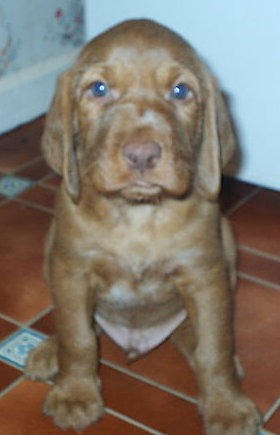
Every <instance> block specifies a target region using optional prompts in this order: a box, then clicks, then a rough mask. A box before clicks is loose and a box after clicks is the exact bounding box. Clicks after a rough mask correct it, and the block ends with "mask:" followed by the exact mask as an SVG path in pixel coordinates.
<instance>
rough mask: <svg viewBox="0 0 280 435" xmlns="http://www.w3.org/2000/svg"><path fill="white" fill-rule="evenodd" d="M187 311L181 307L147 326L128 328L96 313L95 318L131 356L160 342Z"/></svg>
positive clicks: (142, 352)
mask: <svg viewBox="0 0 280 435" xmlns="http://www.w3.org/2000/svg"><path fill="white" fill-rule="evenodd" d="M186 317H187V312H186V310H185V309H182V310H181V311H180V312H179V313H177V314H175V315H174V316H172V317H170V318H169V319H168V320H166V321H164V322H162V323H159V324H158V325H155V326H149V327H147V328H129V327H127V326H123V325H118V324H116V323H113V322H110V321H108V320H106V319H104V318H103V317H101V316H100V315H99V314H98V313H96V314H95V320H96V321H97V323H98V324H99V326H101V328H102V329H103V331H104V332H106V334H107V335H109V336H110V337H111V338H112V340H113V341H114V342H115V343H117V344H118V345H119V346H121V347H122V348H123V349H124V350H126V351H127V352H128V353H129V356H130V357H131V358H133V357H137V356H138V355H141V354H144V353H146V352H148V351H150V350H151V349H153V348H154V347H156V346H158V345H159V344H160V343H162V342H163V341H164V340H165V339H166V338H168V337H169V336H170V335H171V334H172V332H173V331H175V329H176V328H177V327H178V326H179V325H180V324H181V323H182V322H183V321H184V320H185V319H186Z"/></svg>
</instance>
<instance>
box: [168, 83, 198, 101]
mask: <svg viewBox="0 0 280 435" xmlns="http://www.w3.org/2000/svg"><path fill="white" fill-rule="evenodd" d="M192 96H193V91H192V90H191V89H190V88H189V87H188V86H187V85H186V84H185V83H178V85H176V86H174V88H172V90H171V98H173V99H175V100H188V99H190V98H191V97H192Z"/></svg>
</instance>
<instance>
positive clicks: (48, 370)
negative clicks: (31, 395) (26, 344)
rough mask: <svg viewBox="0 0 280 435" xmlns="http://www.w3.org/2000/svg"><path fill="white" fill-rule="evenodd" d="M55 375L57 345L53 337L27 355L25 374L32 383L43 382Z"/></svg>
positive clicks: (56, 368)
mask: <svg viewBox="0 0 280 435" xmlns="http://www.w3.org/2000/svg"><path fill="white" fill-rule="evenodd" d="M57 373H58V361H57V343H56V339H55V337H49V338H47V340H45V341H43V343H41V344H39V346H37V347H36V348H35V349H33V350H32V351H31V352H30V353H29V355H28V359H27V363H26V366H25V374H26V376H27V377H28V378H29V379H31V380H33V381H35V380H41V381H45V380H47V379H51V378H53V377H54V376H55V375H56V374H57Z"/></svg>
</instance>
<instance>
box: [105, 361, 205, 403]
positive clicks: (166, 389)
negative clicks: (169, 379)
mask: <svg viewBox="0 0 280 435" xmlns="http://www.w3.org/2000/svg"><path fill="white" fill-rule="evenodd" d="M100 362H101V364H103V365H105V366H106V367H110V368H111V369H114V370H117V371H118V372H120V373H122V374H124V375H127V376H130V377H131V378H134V379H137V380H138V381H141V382H145V383H146V384H148V385H150V386H152V387H156V388H158V389H159V390H162V391H164V392H165V393H169V394H172V395H173V396H176V397H178V398H179V399H182V400H185V401H186V402H189V403H192V404H193V405H197V400H196V399H194V398H193V397H191V396H188V395H187V394H185V393H181V392H180V391H177V390H175V389H173V388H170V387H167V386H165V385H162V384H160V383H158V382H156V381H153V380H152V379H150V378H147V377H146V376H142V375H139V374H138V373H135V372H133V371H131V370H129V369H125V368H123V367H121V366H119V365H117V364H114V363H112V362H110V361H107V360H105V359H103V358H101V359H100Z"/></svg>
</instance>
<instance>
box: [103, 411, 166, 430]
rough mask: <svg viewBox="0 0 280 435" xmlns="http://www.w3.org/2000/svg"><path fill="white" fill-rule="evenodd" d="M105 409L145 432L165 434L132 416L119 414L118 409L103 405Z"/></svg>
mask: <svg viewBox="0 0 280 435" xmlns="http://www.w3.org/2000/svg"><path fill="white" fill-rule="evenodd" d="M105 410H106V412H107V413H108V414H110V415H113V416H114V417H117V418H119V419H120V420H123V421H125V422H126V423H130V424H131V425H133V426H136V427H139V428H140V429H143V430H145V431H146V432H148V433H150V434H153V435H166V434H164V432H159V431H158V430H155V429H153V428H151V427H150V426H147V425H146V424H144V423H141V422H139V421H137V420H134V419H133V418H130V417H128V416H127V415H124V414H121V413H120V412H118V411H114V410H113V409H111V408H107V407H105Z"/></svg>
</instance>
